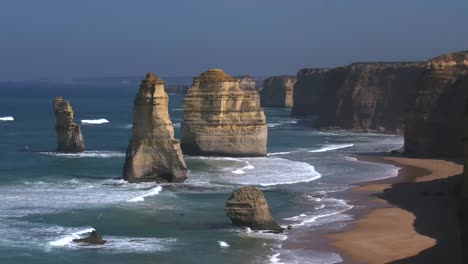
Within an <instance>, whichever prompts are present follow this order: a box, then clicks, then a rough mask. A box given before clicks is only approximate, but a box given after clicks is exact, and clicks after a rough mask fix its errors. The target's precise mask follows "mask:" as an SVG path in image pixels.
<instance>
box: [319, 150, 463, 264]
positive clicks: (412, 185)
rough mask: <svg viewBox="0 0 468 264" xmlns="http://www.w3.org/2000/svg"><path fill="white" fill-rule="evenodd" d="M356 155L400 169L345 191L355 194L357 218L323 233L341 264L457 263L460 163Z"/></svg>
mask: <svg viewBox="0 0 468 264" xmlns="http://www.w3.org/2000/svg"><path fill="white" fill-rule="evenodd" d="M356 158H358V160H360V161H366V162H374V163H382V164H390V165H394V166H397V167H399V168H400V170H399V171H398V175H397V176H395V177H391V178H386V179H382V180H376V181H370V182H364V183H361V184H359V185H358V187H355V188H352V189H351V190H349V195H350V196H356V197H359V198H358V199H357V201H358V202H357V204H356V205H357V206H356V207H364V208H363V209H361V210H354V209H353V210H352V211H353V212H351V214H353V215H354V216H355V217H356V219H355V220H354V221H353V222H352V224H351V226H350V227H349V228H347V229H346V230H344V231H339V232H335V233H329V234H327V235H326V237H327V238H328V239H329V245H330V246H331V247H332V248H334V249H335V250H338V252H339V253H340V255H341V256H342V259H343V263H389V262H391V263H454V264H456V263H461V243H460V241H459V240H460V237H459V236H460V230H459V223H458V204H459V203H458V200H457V193H458V191H457V190H458V188H459V187H458V186H459V184H460V182H461V181H460V180H461V176H459V175H460V174H461V173H462V171H463V165H458V164H455V163H453V162H450V161H445V160H436V159H416V158H408V157H396V156H395V157H394V156H357V157H356ZM449 216H451V217H449ZM457 245H460V246H457ZM428 261H429V262H428Z"/></svg>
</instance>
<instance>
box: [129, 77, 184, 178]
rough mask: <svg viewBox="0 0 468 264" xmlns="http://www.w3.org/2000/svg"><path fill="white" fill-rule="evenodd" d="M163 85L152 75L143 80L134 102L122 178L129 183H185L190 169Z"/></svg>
mask: <svg viewBox="0 0 468 264" xmlns="http://www.w3.org/2000/svg"><path fill="white" fill-rule="evenodd" d="M168 103H169V98H168V96H167V93H166V92H165V91H164V82H163V81H162V80H161V79H160V78H158V77H157V76H156V75H154V74H152V73H148V74H147V75H146V77H145V79H144V80H142V81H141V84H140V88H139V90H138V93H137V95H136V96H135V100H134V109H133V128H132V138H131V140H130V144H129V145H128V148H127V155H126V158H125V165H124V169H123V178H124V179H125V180H127V181H129V182H143V181H156V182H183V181H185V179H186V178H187V176H186V175H187V167H186V165H185V162H184V159H183V157H182V151H181V150H180V144H179V141H178V140H175V139H174V128H173V126H172V123H171V120H170V118H169V113H168Z"/></svg>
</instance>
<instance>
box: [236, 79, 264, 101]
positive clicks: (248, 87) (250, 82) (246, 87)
mask: <svg viewBox="0 0 468 264" xmlns="http://www.w3.org/2000/svg"><path fill="white" fill-rule="evenodd" d="M234 79H236V80H237V81H238V82H239V85H240V88H241V90H242V91H244V93H245V95H246V100H254V101H255V102H256V104H257V105H258V106H260V94H259V93H258V90H257V87H256V86H257V84H256V82H255V79H254V78H253V77H251V76H249V75H242V76H236V77H234ZM248 97H250V99H249V98H248Z"/></svg>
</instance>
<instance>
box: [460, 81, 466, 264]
mask: <svg viewBox="0 0 468 264" xmlns="http://www.w3.org/2000/svg"><path fill="white" fill-rule="evenodd" d="M464 78H465V79H467V80H466V81H465V82H466V84H467V85H468V77H464ZM466 89H468V86H466ZM462 125H463V165H464V167H463V186H462V194H461V210H460V212H461V213H460V216H461V219H460V220H461V230H462V252H463V259H464V263H468V99H465V110H464V118H463V124H462Z"/></svg>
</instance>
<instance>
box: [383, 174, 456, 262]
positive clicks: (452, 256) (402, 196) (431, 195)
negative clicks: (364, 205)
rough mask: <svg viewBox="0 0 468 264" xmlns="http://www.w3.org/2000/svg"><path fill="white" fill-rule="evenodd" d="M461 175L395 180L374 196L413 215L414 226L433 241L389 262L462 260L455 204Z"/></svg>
mask: <svg viewBox="0 0 468 264" xmlns="http://www.w3.org/2000/svg"><path fill="white" fill-rule="evenodd" d="M461 184H462V176H461V175H457V176H453V177H449V178H446V179H439V180H433V181H428V182H406V183H396V184H394V185H393V187H392V188H389V189H386V190H385V191H384V192H383V194H378V195H376V196H377V197H379V198H381V199H384V200H386V201H388V202H389V203H391V204H393V205H395V206H398V207H400V208H402V209H404V210H406V211H409V212H411V213H413V214H414V215H415V216H416V220H415V222H414V228H415V230H416V232H418V233H419V234H421V235H425V236H428V237H430V238H433V239H436V244H435V245H434V246H433V247H431V248H428V249H426V250H423V251H422V252H420V253H419V254H418V255H415V256H412V257H409V258H404V259H400V260H396V261H393V262H391V263H393V264H410V263H411V264H418V263H424V264H428V263H450V264H457V263H462V244H461V230H460V221H459V206H460V193H461Z"/></svg>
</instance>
